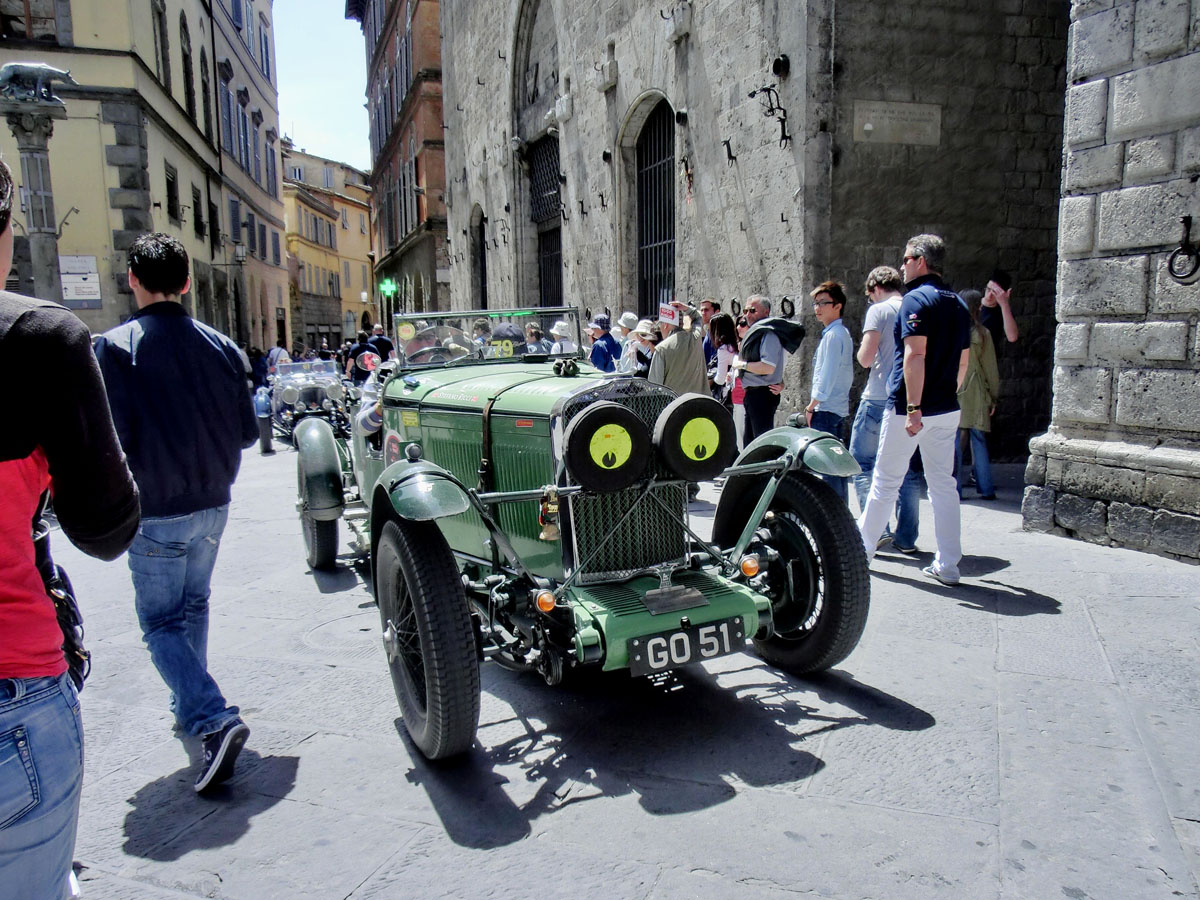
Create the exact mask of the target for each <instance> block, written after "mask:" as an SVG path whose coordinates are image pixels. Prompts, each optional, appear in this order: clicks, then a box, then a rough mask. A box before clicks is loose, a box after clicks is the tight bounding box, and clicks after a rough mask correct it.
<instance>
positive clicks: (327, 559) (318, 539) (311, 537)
mask: <svg viewBox="0 0 1200 900" xmlns="http://www.w3.org/2000/svg"><path fill="white" fill-rule="evenodd" d="M300 528H301V530H302V531H303V532H304V547H305V549H306V550H307V551H308V565H309V567H310V568H311V569H313V570H315V571H329V570H330V569H335V568H337V552H338V523H337V519H314V518H313V517H312V516H310V515H308V514H307V513H301V514H300Z"/></svg>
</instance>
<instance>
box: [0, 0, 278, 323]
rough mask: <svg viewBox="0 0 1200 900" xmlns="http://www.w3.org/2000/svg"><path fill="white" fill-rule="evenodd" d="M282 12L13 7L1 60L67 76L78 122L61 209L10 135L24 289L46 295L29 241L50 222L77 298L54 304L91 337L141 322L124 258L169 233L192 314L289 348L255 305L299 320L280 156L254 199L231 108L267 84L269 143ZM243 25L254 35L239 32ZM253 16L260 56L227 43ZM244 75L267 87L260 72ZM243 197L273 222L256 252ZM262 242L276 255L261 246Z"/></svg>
mask: <svg viewBox="0 0 1200 900" xmlns="http://www.w3.org/2000/svg"><path fill="white" fill-rule="evenodd" d="M270 13H271V5H270V2H268V0H260V2H259V3H257V4H256V5H255V6H254V7H252V6H251V4H250V3H248V2H246V0H218V2H217V3H214V4H212V5H211V6H210V5H209V4H208V3H207V2H204V0H123V2H111V0H103V2H102V0H87V2H83V0H76V2H73V3H65V2H57V3H41V2H39V3H24V2H18V3H15V4H14V3H5V4H4V5H3V7H2V13H0V61H2V62H42V63H46V64H48V65H51V66H54V67H55V68H58V69H61V70H64V71H66V70H69V72H70V77H71V79H72V80H73V81H74V82H75V83H74V84H70V83H65V84H56V85H55V86H54V91H55V93H56V94H57V95H58V96H59V97H61V98H62V100H63V101H64V103H65V104H66V117H65V118H64V119H60V120H57V121H54V122H53V134H52V136H51V137H50V140H49V153H48V161H49V176H50V179H49V181H50V192H49V193H48V194H43V192H41V191H39V190H38V188H39V185H38V184H34V183H26V181H27V179H28V180H30V181H31V182H32V179H33V176H30V175H27V173H26V172H24V171H22V166H21V165H20V154H19V152H18V149H17V141H16V137H15V134H14V132H13V130H12V127H4V126H0V154H3V156H4V158H5V160H6V161H7V162H8V164H9V166H10V168H11V169H12V170H13V174H14V176H15V177H16V180H17V184H18V188H19V189H20V190H21V204H20V208H19V209H17V210H14V222H15V228H16V233H17V248H16V260H15V263H16V264H15V266H14V277H13V278H12V279H10V284H9V287H10V288H11V289H14V290H19V291H21V292H22V293H26V294H34V293H35V289H34V285H35V282H37V283H39V284H41V283H44V281H45V279H35V270H36V265H37V264H35V262H34V261H33V260H32V259H31V258H30V253H29V242H28V241H27V240H25V237H26V235H27V234H28V232H29V231H30V229H31V228H37V227H38V219H39V217H42V216H44V215H45V214H46V213H48V212H49V211H50V210H51V207H52V212H53V217H54V219H55V220H56V222H55V223H54V224H53V225H52V226H51V228H52V229H53V228H55V227H56V229H57V232H58V234H59V237H58V242H57V252H58V272H59V275H60V280H61V283H62V285H63V288H62V294H61V295H60V296H47V297H46V299H52V300H56V301H60V302H63V303H64V304H65V305H67V306H69V307H71V308H73V309H74V310H76V312H77V314H78V315H79V316H80V318H81V319H83V321H84V322H85V323H86V324H87V326H88V327H89V328H90V329H91V330H92V331H102V330H105V329H107V328H110V327H112V326H113V325H116V324H118V323H119V322H121V321H123V320H124V319H126V318H128V317H129V315H130V313H131V312H132V311H133V309H134V304H133V296H132V294H131V293H130V292H129V288H128V284H127V281H126V278H125V272H126V268H127V265H126V259H125V251H126V250H128V248H129V246H130V244H131V243H132V241H133V239H134V238H135V237H137V235H138V234H140V233H143V232H146V231H164V232H167V233H168V234H172V235H174V236H175V237H177V238H179V239H180V241H181V242H182V243H183V245H184V247H185V248H186V249H187V251H188V254H189V256H190V257H191V260H192V291H191V293H190V294H189V295H187V296H186V297H185V298H184V302H185V305H187V306H188V308H189V310H190V311H192V312H193V314H194V315H196V316H197V317H198V318H200V319H202V320H203V321H206V322H208V323H210V324H212V325H213V326H215V327H216V328H218V329H220V330H221V331H223V332H225V333H227V334H229V335H231V336H233V337H235V338H237V339H239V340H243V341H247V342H249V343H251V344H258V345H260V346H261V344H262V343H264V342H265V341H266V338H267V337H269V336H271V335H273V334H274V333H275V329H274V322H273V321H272V322H270V324H269V325H267V320H268V319H270V320H273V319H274V318H275V315H276V313H275V311H274V310H273V309H267V310H265V311H264V309H263V307H262V306H261V305H260V306H259V307H258V309H257V310H252V309H251V308H250V304H249V302H248V300H249V298H250V297H251V295H252V294H254V295H255V296H265V297H266V298H267V299H268V300H270V299H271V297H272V296H274V298H275V301H276V303H277V305H278V306H281V307H283V306H285V305H286V304H285V297H284V290H283V289H284V286H285V284H286V270H285V261H284V260H283V258H282V254H281V253H272V252H270V248H272V247H274V246H277V245H279V243H280V241H281V238H282V232H283V206H282V203H281V202H280V201H279V200H278V199H275V198H272V197H271V195H270V190H269V184H270V178H271V177H274V178H275V184H276V187H275V188H274V193H275V194H276V195H278V193H279V188H278V186H277V185H278V177H277V176H278V162H277V158H276V157H275V154H276V151H277V148H275V147H269V144H268V143H267V142H266V141H265V139H264V142H263V144H262V145H261V147H262V148H263V149H260V157H259V159H260V167H261V169H262V171H261V174H260V179H259V183H258V184H254V183H253V181H252V180H251V186H246V185H245V184H243V183H242V181H243V180H244V179H241V175H244V174H245V173H244V172H243V171H242V169H241V168H240V166H239V164H238V161H237V156H236V147H235V146H233V145H231V144H228V143H225V144H223V143H222V133H221V131H220V127H219V122H220V117H219V116H220V114H219V108H220V107H219V101H220V98H219V97H218V93H217V89H218V88H219V87H221V86H222V85H224V84H226V83H232V84H233V85H234V86H235V89H240V87H241V86H242V85H243V83H244V82H245V83H247V84H248V83H250V82H253V83H254V86H255V88H256V90H255V92H254V93H253V94H252V95H251V97H252V99H253V104H250V103H248V104H247V105H248V106H249V105H253V106H254V107H255V108H256V109H258V110H259V111H260V112H261V113H262V124H261V126H260V127H261V129H262V130H263V133H264V135H265V133H266V132H267V131H269V130H275V131H277V130H278V124H277V122H278V115H277V113H276V112H275V109H274V107H275V88H274V86H273V83H272V80H271V76H268V75H265V74H263V73H264V72H273V68H272V65H271V62H270V59H271V56H272V55H273V47H274V45H273V42H272V37H271V35H272V31H271V28H270ZM235 14H236V16H240V18H241V21H242V23H243V28H242V31H241V32H239V31H238V30H237V29H236V28H235V27H234V25H233V24H232V23H233V22H234V19H235ZM247 14H251V15H252V16H253V21H254V23H255V36H254V38H253V42H254V50H253V51H251V49H250V46H249V45H248V44H247V42H246V41H245V40H244V39H242V40H240V43H241V47H240V48H239V47H235V46H233V45H232V44H231V42H230V41H228V40H224V41H223V40H221V39H220V37H219V36H220V35H221V34H223V33H225V32H226V31H231V30H232V31H233V33H235V34H244V32H245V22H246V21H247ZM262 23H266V26H267V27H266V28H265V29H263V28H262V27H261V24H262ZM246 60H250V61H251V62H250V64H251V65H253V66H254V71H256V72H258V73H259V76H258V78H255V77H254V76H253V75H252V74H250V73H247V72H246V68H247V64H246ZM259 60H263V61H264V62H263V64H262V65H261V66H260V65H259V64H258V61H259ZM226 63H228V65H227V66H225V64H226ZM222 66H225V68H227V69H230V70H232V75H231V78H230V79H228V80H227V82H224V81H221V80H220V75H219V73H220V71H221V69H222ZM248 93H249V91H248ZM268 147H269V152H270V155H269V156H268V153H267V149H266V148H268ZM267 159H271V160H272V161H271V162H270V163H269V164H268V163H267V162H266V160H267ZM251 170H253V163H251ZM243 195H245V196H246V197H247V200H248V201H249V202H247V204H246V206H248V207H250V208H251V209H254V210H257V211H258V213H259V215H258V217H257V218H256V233H255V238H256V241H255V245H254V246H255V251H253V252H248V251H249V247H248V246H247V245H246V244H245V243H244V242H239V240H238V239H239V238H241V237H243V236H244V234H245V233H244V232H243V233H242V234H239V233H238V232H237V231H236V230H234V229H233V226H234V225H235V224H236V223H235V222H234V220H233V218H232V217H231V216H230V203H229V198H230V197H232V196H243ZM244 220H245V216H244V215H243V216H242V217H241V219H240V221H244ZM43 224H44V223H43ZM259 224H261V225H263V226H264V231H260V230H258V228H257V226H258V225H259ZM264 234H265V241H258V240H257V239H258V237H259V236H260V235H264ZM263 243H265V245H266V247H267V248H268V250H267V251H266V253H265V255H264V253H263V251H262V250H261V249H260V245H261V244H263ZM239 247H242V248H245V249H239ZM243 254H245V258H244V259H243ZM264 291H265V292H264ZM43 292H44V291H43ZM284 324H285V325H286V322H285V323H284ZM271 343H273V340H272V341H271Z"/></svg>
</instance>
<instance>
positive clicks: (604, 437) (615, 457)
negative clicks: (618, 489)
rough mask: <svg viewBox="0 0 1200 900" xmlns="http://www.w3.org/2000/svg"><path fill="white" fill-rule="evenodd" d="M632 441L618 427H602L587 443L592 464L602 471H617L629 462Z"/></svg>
mask: <svg viewBox="0 0 1200 900" xmlns="http://www.w3.org/2000/svg"><path fill="white" fill-rule="evenodd" d="M632 453H633V441H632V440H631V439H630V437H629V432H628V431H626V430H625V429H624V428H622V427H621V426H620V425H602V426H601V427H600V428H597V429H596V433H595V434H593V435H592V439H591V441H590V442H589V443H588V454H589V455H590V456H591V457H592V462H594V463H595V464H596V465H598V466H600V468H602V469H619V468H621V466H623V465H625V463H627V462H629V457H630V455H631V454H632Z"/></svg>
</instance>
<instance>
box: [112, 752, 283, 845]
mask: <svg viewBox="0 0 1200 900" xmlns="http://www.w3.org/2000/svg"><path fill="white" fill-rule="evenodd" d="M299 763H300V760H299V757H295V756H261V755H259V754H258V753H256V752H255V751H253V750H243V751H242V753H241V755H240V756H239V757H238V772H239V775H240V776H241V777H236V778H235V779H234V780H233V781H230V782H228V783H226V784H222V785H218V786H216V787H215V788H211V789H210V790H208V791H206V792H205V793H204V794H197V793H196V792H195V791H194V790H193V789H192V783H193V782H194V781H195V778H196V764H191V765H189V766H187V767H186V768H183V769H180V770H179V771H177V772H173V773H172V774H170V775H164V776H163V777H162V778H158V779H156V780H154V781H152V782H150V783H149V784H147V785H146V786H145V787H143V788H141V789H139V790H138V792H137V793H136V794H134V795H133V796H132V797H130V798H129V804H130V805H131V806H132V807H133V808H132V809H131V810H129V812H128V813H126V815H125V824H124V829H123V830H124V834H125V843H124V845H123V848H122V849H123V851H124V852H125V854H126V855H129V856H137V857H140V858H142V859H150V860H155V861H157V862H172V861H174V860H177V859H180V858H181V857H183V856H184V855H185V854H187V853H190V852H191V851H193V850H210V849H213V848H216V847H227V846H229V845H231V844H234V843H236V842H237V841H238V840H239V839H240V838H241V837H242V836H244V835H245V834H246V832H248V831H249V830H250V820H251V819H253V818H254V817H255V816H257V815H260V814H261V813H264V812H266V811H267V810H268V809H270V808H271V807H273V806H274V805H275V804H276V803H278V802H279V801H280V800H282V799H283V798H284V797H286V796H287V795H288V794H289V793H290V792H291V790H292V788H293V787H294V786H295V784H296V770H297V768H298V766H299ZM251 768H253V770H254V777H253V779H247V778H246V777H245V775H246V772H247V771H248V770H249V769H251Z"/></svg>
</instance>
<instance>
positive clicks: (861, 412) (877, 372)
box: [850, 266, 921, 552]
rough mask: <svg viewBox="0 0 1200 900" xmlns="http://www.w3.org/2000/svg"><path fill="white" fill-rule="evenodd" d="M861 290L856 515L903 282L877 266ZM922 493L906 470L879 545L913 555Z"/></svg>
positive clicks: (854, 439)
mask: <svg viewBox="0 0 1200 900" xmlns="http://www.w3.org/2000/svg"><path fill="white" fill-rule="evenodd" d="M864 290H865V292H866V295H867V300H868V301H869V303H870V306H869V307H868V308H867V316H866V320H865V321H864V322H863V336H862V343H860V344H859V347H858V354H857V357H858V362H859V365H861V366H863V367H865V368H869V369H870V370H871V372H870V375H868V376H867V384H866V387H864V388H863V392H862V396H861V397H860V398H859V400H858V412H856V413H855V415H854V426H853V430H852V431H851V433H850V455H851V456H853V457H854V459H855V461H856V462H857V463H858V465H859V466H860V467H861V468H862V472H861V473H860V474H858V475H855V476H854V492H855V494H857V495H858V508H859V509H860V510H863V509H866V506H867V497H868V495H869V494H870V492H871V473H872V472H873V471H874V469H875V454H876V451H877V450H878V448H879V430H880V427H881V423H882V422H883V414H884V410H885V409H886V408H887V398H888V389H887V380H888V375H889V374H890V373H891V370H892V365H893V363H894V361H895V356H896V335H895V328H896V316H897V314H899V312H900V300H901V299H902V297H903V291H904V279H903V278H902V277H901V276H900V273H899V272H898V271H896V270H895V269H893V268H892V267H891V266H877V267H875V268H874V269H872V270H871V273H870V274H869V275H868V276H867V282H866V285H865V286H864ZM920 491H921V476H920V474H919V473H918V472H915V471H913V470H911V469H910V470H909V473H908V475H907V476H906V477H905V479H904V483H903V484H902V485H901V486H900V496H899V499H898V500H897V501H896V530H895V532H894V533H893V532H891V531H889V530H885V531H884V536H883V538H882V539H881V540H880V543H881V544H882V543H886V542H887V541H889V540H891V541H892V546H894V547H895V548H896V549H897V550H900V551H902V552H915V549H916V543H917V523H918V518H917V516H918V509H919V503H920V497H921V495H920Z"/></svg>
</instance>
